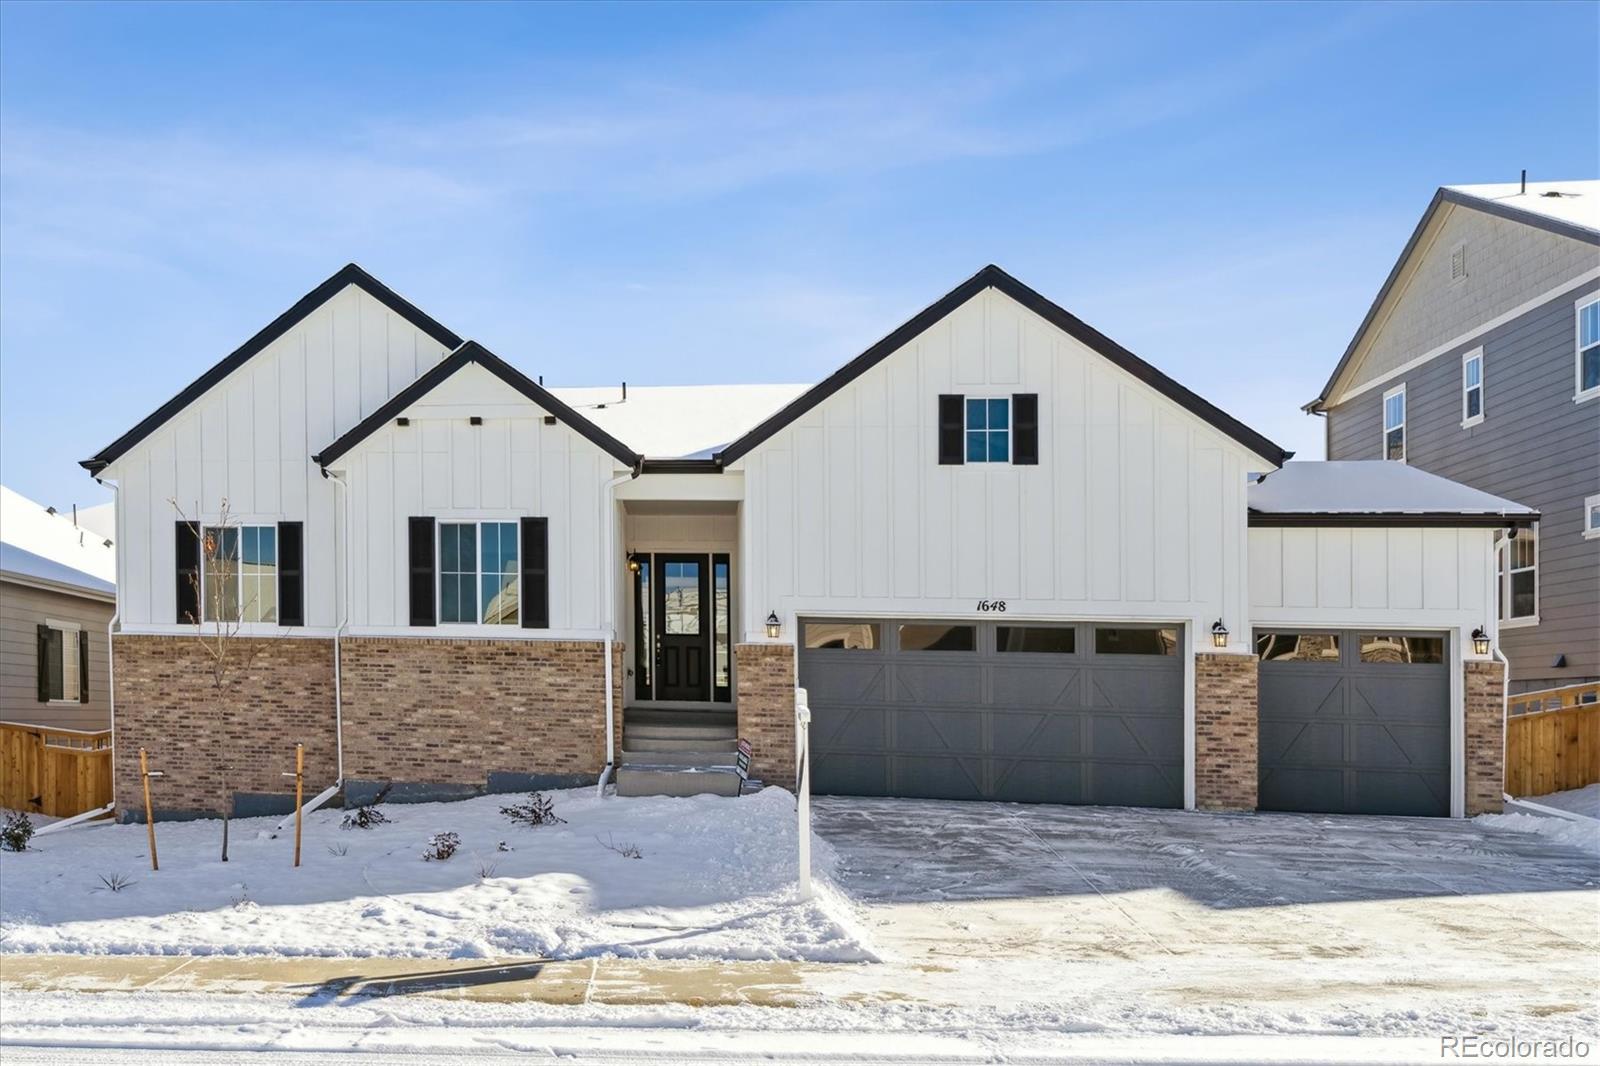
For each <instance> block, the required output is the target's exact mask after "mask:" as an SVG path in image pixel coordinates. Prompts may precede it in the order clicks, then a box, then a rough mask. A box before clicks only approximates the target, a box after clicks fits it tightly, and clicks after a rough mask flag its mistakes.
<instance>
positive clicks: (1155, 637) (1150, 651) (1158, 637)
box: [1094, 626, 1178, 655]
mask: <svg viewBox="0 0 1600 1066" xmlns="http://www.w3.org/2000/svg"><path fill="white" fill-rule="evenodd" d="M1094 653H1095V654H1096V655H1176V654H1178V631H1177V630H1176V629H1157V628H1150V627H1148V626H1096V627H1095V631H1094Z"/></svg>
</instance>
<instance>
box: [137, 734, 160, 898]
mask: <svg viewBox="0 0 1600 1066" xmlns="http://www.w3.org/2000/svg"><path fill="white" fill-rule="evenodd" d="M139 776H140V777H141V778H143V779H144V828H145V831H146V832H147V833H148V834H149V836H150V869H152V870H159V869H161V864H160V863H159V862H157V861H156V819H155V814H154V812H153V811H152V810H151V809H150V757H149V756H148V755H146V754H145V750H144V749H143V748H140V749H139Z"/></svg>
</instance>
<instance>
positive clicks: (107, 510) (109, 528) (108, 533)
mask: <svg viewBox="0 0 1600 1066" xmlns="http://www.w3.org/2000/svg"><path fill="white" fill-rule="evenodd" d="M78 525H80V526H82V527H83V528H84V529H87V530H88V531H89V532H90V533H96V534H99V536H100V539H101V540H116V539H117V505H116V504H114V503H100V504H96V505H95V506H93V507H80V508H78Z"/></svg>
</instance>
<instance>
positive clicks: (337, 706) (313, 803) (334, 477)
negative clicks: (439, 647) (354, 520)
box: [273, 469, 350, 830]
mask: <svg viewBox="0 0 1600 1066" xmlns="http://www.w3.org/2000/svg"><path fill="white" fill-rule="evenodd" d="M322 476H323V477H325V478H327V479H328V480H329V481H332V482H333V483H334V484H335V485H337V486H339V488H341V489H343V490H344V491H343V492H341V493H338V494H337V495H338V496H340V497H341V498H342V499H343V500H344V531H343V532H344V571H343V573H342V575H341V576H342V577H343V579H344V580H343V581H342V582H341V583H342V584H343V586H344V595H343V596H341V597H340V599H341V601H342V602H341V603H340V610H339V625H338V626H337V627H336V628H335V629H334V631H333V745H334V752H335V753H336V754H335V758H336V760H337V763H336V765H337V769H336V771H335V773H334V779H333V784H331V785H329V786H328V787H327V788H325V789H323V790H322V791H321V792H318V793H317V794H316V795H315V796H312V797H311V800H310V802H308V803H306V804H305V805H304V806H302V807H301V808H300V810H299V811H291V812H290V813H289V814H287V815H285V816H284V818H283V820H282V821H280V822H279V823H278V824H277V825H276V826H274V827H273V828H274V830H281V829H287V828H288V826H289V823H290V822H292V821H294V819H295V815H296V814H299V813H306V812H310V811H314V810H316V809H317V808H318V807H321V806H322V805H323V804H324V803H327V802H328V801H329V800H331V799H332V798H333V797H334V796H335V795H337V794H338V792H339V790H340V789H341V788H343V787H344V687H343V683H342V678H341V675H340V669H339V668H340V652H341V648H340V644H339V639H340V638H341V637H342V636H344V631H345V629H346V628H348V626H349V624H350V486H349V485H346V484H345V483H344V478H343V477H342V476H341V475H339V474H330V473H328V471H327V470H326V469H324V470H323V471H322ZM334 566H335V568H337V567H338V559H337V558H335V560H334Z"/></svg>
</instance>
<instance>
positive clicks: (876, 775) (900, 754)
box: [799, 619, 1184, 807]
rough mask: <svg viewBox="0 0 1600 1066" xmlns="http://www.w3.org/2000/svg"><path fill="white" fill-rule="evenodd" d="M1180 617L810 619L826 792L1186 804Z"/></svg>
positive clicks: (804, 674)
mask: <svg viewBox="0 0 1600 1066" xmlns="http://www.w3.org/2000/svg"><path fill="white" fill-rule="evenodd" d="M1181 652H1182V631H1181V629H1180V628H1178V627H1176V626H1172V627H1159V626H1126V625H1106V624H1098V623H1088V622H1080V623H1064V624H1055V625H1042V624H1025V623H1009V622H1000V621H996V622H941V621H929V620H925V619H905V620H872V621H838V620H817V619H811V620H803V621H802V622H801V649H800V664H799V665H800V683H801V685H803V686H804V687H805V688H806V690H807V693H808V695H809V698H810V704H811V713H812V725H811V750H812V787H813V789H814V790H815V791H817V792H819V793H837V794H845V795H858V796H912V797H923V798H941V799H989V800H1008V801H1020V802H1035V803H1094V804H1116V805H1131V806H1146V807H1179V806H1182V804H1183V676H1184V675H1183V659H1182V655H1181Z"/></svg>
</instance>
